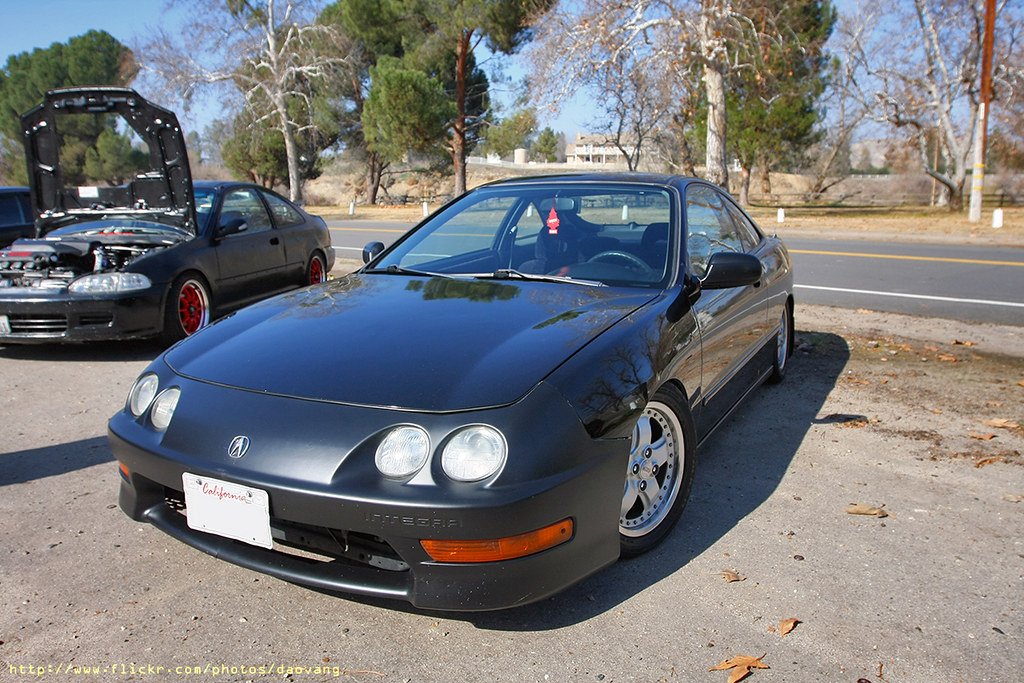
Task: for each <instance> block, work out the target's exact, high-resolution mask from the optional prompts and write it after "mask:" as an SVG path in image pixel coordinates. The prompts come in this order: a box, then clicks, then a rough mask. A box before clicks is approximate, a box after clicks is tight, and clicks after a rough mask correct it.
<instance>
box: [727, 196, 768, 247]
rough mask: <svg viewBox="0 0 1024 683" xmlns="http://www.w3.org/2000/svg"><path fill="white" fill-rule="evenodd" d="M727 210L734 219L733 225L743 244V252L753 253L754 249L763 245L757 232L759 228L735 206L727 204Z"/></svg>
mask: <svg viewBox="0 0 1024 683" xmlns="http://www.w3.org/2000/svg"><path fill="white" fill-rule="evenodd" d="M725 208H726V210H727V211H728V212H729V215H730V216H731V217H732V222H733V224H734V225H735V226H736V232H737V233H738V234H739V237H740V242H741V243H742V244H743V251H753V249H754V247H756V246H757V245H758V244H760V243H761V233H759V232H758V231H757V228H756V227H754V224H753V223H751V222H750V219H749V218H747V217H746V216H745V215H744V214H743V212H742V211H740V210H739V209H737V208H736V207H735V206H733V205H732V204H730V203H729V202H726V204H725Z"/></svg>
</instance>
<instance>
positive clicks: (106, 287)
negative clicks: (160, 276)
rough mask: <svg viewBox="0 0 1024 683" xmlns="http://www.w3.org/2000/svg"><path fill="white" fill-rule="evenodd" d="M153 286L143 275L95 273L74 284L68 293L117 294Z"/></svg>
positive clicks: (79, 279) (84, 276)
mask: <svg viewBox="0 0 1024 683" xmlns="http://www.w3.org/2000/svg"><path fill="white" fill-rule="evenodd" d="M152 286H153V283H152V282H151V281H150V279H149V278H148V277H146V276H145V275H143V274H142V273H93V274H92V275H83V276H82V277H80V278H78V279H77V280H75V281H74V282H72V283H71V284H70V285H68V291H69V292H71V293H72V294H117V293H118V292H134V291H136V290H140V289H149V288H150V287H152Z"/></svg>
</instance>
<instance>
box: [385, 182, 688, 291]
mask: <svg viewBox="0 0 1024 683" xmlns="http://www.w3.org/2000/svg"><path fill="white" fill-rule="evenodd" d="M673 214H674V209H673V202H672V200H671V195H670V194H669V192H668V191H667V190H665V189H664V188H659V187H653V186H649V185H640V184H636V185H633V184H627V183H614V184H613V183H575V184H569V183H551V182H547V183H545V182H538V183H531V184H514V185H507V186H500V185H499V186H491V187H484V188H479V189H477V190H475V191H473V192H470V193H469V194H467V195H466V196H464V197H463V198H461V199H460V200H458V201H456V202H455V203H454V204H452V205H451V206H449V207H447V208H446V209H444V210H443V211H441V212H439V213H438V214H436V215H435V216H433V217H432V218H430V219H428V220H427V221H426V222H425V223H423V224H422V225H420V226H419V227H418V228H417V229H416V230H415V231H413V232H412V233H410V234H409V235H408V236H407V237H406V238H405V239H403V240H402V241H401V242H399V243H398V244H396V245H395V246H394V247H393V248H392V249H391V250H389V251H388V252H386V253H384V254H383V255H382V257H381V258H380V259H378V260H377V261H375V262H373V263H372V264H371V267H370V268H369V271H370V272H390V273H409V274H421V275H446V276H456V277H457V276H467V277H469V276H471V277H489V278H507V279H537V280H559V279H568V280H577V281H583V282H590V283H594V284H605V285H611V286H643V287H653V286H658V285H661V284H664V283H665V281H666V280H667V279H668V278H669V276H670V273H671V270H670V268H669V266H670V259H669V254H670V253H672V251H671V250H670V249H669V242H670V240H674V239H675V237H671V233H672V231H671V230H670V229H669V226H670V225H673V221H674V215H673Z"/></svg>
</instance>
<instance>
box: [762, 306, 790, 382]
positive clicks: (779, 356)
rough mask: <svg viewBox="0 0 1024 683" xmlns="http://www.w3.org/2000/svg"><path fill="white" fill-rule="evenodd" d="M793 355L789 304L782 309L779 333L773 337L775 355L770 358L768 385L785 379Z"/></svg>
mask: <svg viewBox="0 0 1024 683" xmlns="http://www.w3.org/2000/svg"><path fill="white" fill-rule="evenodd" d="M792 355H793V314H792V313H791V312H790V310H789V302H788V301H787V302H786V305H785V306H783V308H782V320H781V321H779V331H778V333H777V334H776V335H775V355H774V356H773V357H772V374H770V375H768V383H769V384H778V383H779V382H781V381H782V380H784V379H785V378H786V368H787V367H788V366H789V357H790V356H792Z"/></svg>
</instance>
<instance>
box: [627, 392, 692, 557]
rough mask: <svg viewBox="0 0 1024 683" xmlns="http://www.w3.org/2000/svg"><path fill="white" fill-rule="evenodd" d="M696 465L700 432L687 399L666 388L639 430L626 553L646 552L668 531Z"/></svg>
mask: <svg viewBox="0 0 1024 683" xmlns="http://www.w3.org/2000/svg"><path fill="white" fill-rule="evenodd" d="M696 467H697V439H696V431H695V429H694V426H693V418H692V417H691V416H690V411H689V409H688V408H687V407H686V401H685V399H684V397H683V394H682V392H681V391H679V389H677V388H676V387H674V386H671V385H670V386H666V387H663V388H661V389H660V390H658V392H657V393H655V395H654V397H653V398H652V399H651V400H650V402H649V403H648V404H647V406H646V407H645V408H644V411H643V414H642V415H641V416H640V418H639V419H638V420H637V424H636V426H635V427H634V429H633V440H632V443H631V444H630V453H629V462H628V464H627V466H626V480H625V484H624V486H623V494H622V506H621V508H620V511H619V547H620V553H621V554H622V556H623V557H634V556H636V555H640V554H642V553H645V552H647V551H648V550H650V549H652V548H653V547H654V546H656V545H658V544H659V543H661V542H662V541H663V540H664V539H665V537H666V536H668V533H669V532H670V531H672V528H673V527H674V526H675V525H676V522H678V521H679V518H680V516H681V515H682V514H683V508H685V507H686V501H687V500H688V499H689V497H690V489H691V488H693V474H694V471H695V470H696Z"/></svg>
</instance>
